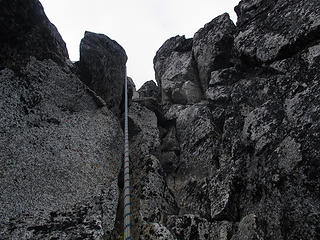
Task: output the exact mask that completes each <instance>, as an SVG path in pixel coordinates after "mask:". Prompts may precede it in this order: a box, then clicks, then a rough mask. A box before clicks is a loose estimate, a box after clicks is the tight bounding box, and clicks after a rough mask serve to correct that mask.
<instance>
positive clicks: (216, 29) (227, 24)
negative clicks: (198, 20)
mask: <svg viewBox="0 0 320 240" xmlns="http://www.w3.org/2000/svg"><path fill="white" fill-rule="evenodd" d="M235 32H236V27H235V25H234V23H233V22H232V20H231V19H230V17H229V15H228V14H227V13H225V14H222V15H221V16H218V17H216V18H214V19H213V20H212V21H211V22H209V23H207V24H206V25H205V26H204V27H203V28H201V29H200V30H199V31H198V32H196V33H195V35H194V37H193V46H192V51H193V55H194V58H195V61H196V66H197V69H198V72H199V79H200V83H201V88H202V90H203V92H205V91H206V89H207V88H208V85H209V80H210V75H211V72H212V71H214V70H218V69H221V68H226V67H229V66H231V65H232V63H231V56H232V44H233V38H234V34H235Z"/></svg>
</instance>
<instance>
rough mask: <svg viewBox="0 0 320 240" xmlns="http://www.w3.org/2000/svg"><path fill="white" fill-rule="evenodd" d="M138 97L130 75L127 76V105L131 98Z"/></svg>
mask: <svg viewBox="0 0 320 240" xmlns="http://www.w3.org/2000/svg"><path fill="white" fill-rule="evenodd" d="M137 98H139V93H138V92H137V89H136V85H135V84H134V82H133V80H132V78H131V77H128V100H129V105H130V103H131V100H132V99H137Z"/></svg>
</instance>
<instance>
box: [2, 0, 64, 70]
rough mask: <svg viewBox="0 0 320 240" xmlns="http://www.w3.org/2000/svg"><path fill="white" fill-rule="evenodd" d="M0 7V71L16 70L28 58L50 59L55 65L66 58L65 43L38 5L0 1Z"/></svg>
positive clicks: (26, 0)
mask: <svg viewBox="0 0 320 240" xmlns="http://www.w3.org/2000/svg"><path fill="white" fill-rule="evenodd" d="M0 3H1V8H0V23H1V24H0V42H1V47H0V68H4V67H9V68H17V67H19V64H20V62H25V59H26V58H28V57H29V56H35V57H36V58H37V59H39V60H43V59H53V60H54V61H56V62H58V63H59V64H62V63H64V61H65V59H66V58H69V57H68V51H67V48H66V44H65V42H64V41H63V40H62V38H61V36H60V34H59V32H58V30H57V29H56V27H55V26H54V25H53V24H52V23H51V22H50V21H49V20H48V18H47V16H46V15H45V13H44V10H43V8H42V6H41V4H40V2H39V1H35V0H1V1H0Z"/></svg>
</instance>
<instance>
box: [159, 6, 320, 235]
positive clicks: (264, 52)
mask: <svg viewBox="0 0 320 240" xmlns="http://www.w3.org/2000/svg"><path fill="white" fill-rule="evenodd" d="M319 7H320V3H319V2H318V1H303V0H301V1H295V0H290V1H281V0H279V1H256V0H252V1H251V0H247V1H241V2H240V3H239V5H238V6H237V7H236V8H235V9H236V12H237V14H238V22H237V26H234V24H233V23H232V22H231V20H230V19H229V17H228V16H227V15H226V14H223V15H221V16H219V17H217V18H216V19H214V20H212V21H211V22H210V23H209V24H207V25H206V26H205V27H204V28H202V29H200V30H199V31H198V32H197V33H196V34H195V35H194V38H193V39H192V40H189V41H190V42H191V43H190V44H191V45H192V46H191V49H192V54H193V59H194V63H195V64H196V70H195V71H194V74H195V75H196V77H195V79H199V82H200V83H201V85H200V86H201V90H202V96H201V99H202V100H201V101H200V102H198V103H191V102H189V103H188V104H187V105H185V102H184V103H182V102H176V101H175V100H174V99H172V98H171V100H170V98H166V97H165V98H164V96H163V94H164V93H166V83H164V82H163V79H164V78H163V76H166V75H165V74H166V71H168V72H169V73H171V72H172V69H175V68H177V67H178V66H184V64H185V65H187V64H188V61H189V60H188V59H187V58H185V57H184V55H182V54H180V55H178V54H177V55H176V58H179V59H175V61H171V60H170V59H171V56H172V55H171V53H172V52H175V51H176V50H174V49H175V48H176V47H177V46H181V45H182V46H184V45H186V44H185V40H180V39H181V37H175V38H171V39H169V40H168V41H167V42H166V43H164V45H163V46H162V47H161V48H160V49H159V51H158V52H157V55H156V57H155V59H154V65H155V71H156V79H157V81H158V85H159V87H160V89H161V93H162V106H163V108H162V111H163V118H164V120H162V121H160V122H159V129H160V137H161V145H160V149H161V164H162V167H163V171H164V173H165V176H166V184H167V185H168V187H169V189H170V190H171V191H172V193H173V195H174V197H175V201H176V204H177V206H178V208H179V214H176V215H169V216H167V221H165V222H164V223H163V225H164V226H165V227H167V229H168V230H169V231H170V232H171V233H172V234H173V236H174V237H175V238H176V239H233V240H235V239H274V240H275V239H277V240H278V239H280V240H282V239H283V240H291V239H318V238H319V237H320V228H319V226H320V221H319V212H320V204H319V203H320V195H319V194H318V192H319V188H320V181H319V174H318V173H319V166H320V164H319V161H318V159H319V152H318V148H319V147H318V146H319V144H320V143H319V139H318V138H317V136H318V134H319V128H318V125H319V124H318V119H319V117H320V112H319V108H318V107H317V105H318V102H319V99H318V98H319V79H320V71H319V69H320V68H319V67H320V65H319V64H320V61H319V56H320V48H319V43H320V35H319V34H320V31H319V26H318V25H319V24H318V23H319V21H320V17H319V12H320V11H319ZM182 39H183V38H182ZM178 49H179V48H178ZM182 49H183V50H185V49H186V48H182ZM187 49H188V50H189V49H190V45H188V48H187ZM176 52H177V51H176ZM166 61H168V62H170V63H171V64H170V66H168V65H169V64H167V65H166V64H165V63H166ZM180 61H181V62H180ZM172 64H177V66H172ZM186 80H188V78H187V77H184V76H183V77H182V80H181V82H183V81H186ZM177 91H178V90H177ZM219 234H221V235H219Z"/></svg>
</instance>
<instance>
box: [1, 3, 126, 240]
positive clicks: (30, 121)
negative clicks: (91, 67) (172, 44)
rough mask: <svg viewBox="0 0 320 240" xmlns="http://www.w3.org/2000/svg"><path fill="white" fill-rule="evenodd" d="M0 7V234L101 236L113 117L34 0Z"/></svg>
mask: <svg viewBox="0 0 320 240" xmlns="http://www.w3.org/2000/svg"><path fill="white" fill-rule="evenodd" d="M0 13H1V17H0V26H1V27H0V41H1V69H0V92H1V97H0V119H1V121H0V162H1V164H0V192H1V194H0V206H1V207H0V238H1V239H14V240H15V239H101V238H102V237H103V238H108V237H110V236H111V232H112V231H113V229H114V226H115V221H116V211H117V207H118V199H119V188H118V175H119V173H120V168H121V162H122V149H123V141H122V136H123V132H122V129H121V126H120V123H119V120H118V118H117V117H116V116H115V115H114V114H113V113H112V112H111V111H110V110H109V109H108V108H107V107H106V106H105V103H104V101H103V100H102V99H101V97H99V96H98V95H97V94H96V93H95V92H94V91H93V90H91V89H90V88H88V87H87V86H86V85H85V84H84V83H82V82H81V81H80V79H79V78H78V77H77V76H76V75H75V74H74V73H73V72H72V69H71V68H70V67H69V65H70V64H71V63H70V61H69V60H65V58H66V57H67V56H68V55H67V51H66V48H65V44H64V42H63V40H62V38H61V36H60V35H59V33H58V32H57V30H56V29H55V28H54V26H53V25H52V24H51V23H50V22H49V21H48V19H47V17H46V16H45V14H44V12H43V8H42V6H41V4H40V3H39V1H37V0H27V1H25V0H20V1H16V0H14V1H1V8H0ZM119 51H120V50H119ZM115 52H116V50H115ZM3 53H4V54H3ZM121 54H123V51H122V50H121V51H120V52H119V55H121ZM8 55H10V56H8ZM9 61H12V64H11V65H10V64H8V63H9ZM66 61H67V62H66ZM120 67H121V66H120ZM119 75H120V76H117V74H116V73H115V74H114V76H117V77H118V79H120V77H122V75H121V74H120V73H119ZM117 90H118V92H120V93H121V91H122V88H121V89H117ZM120 98H121V94H120ZM119 101H120V100H119Z"/></svg>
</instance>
